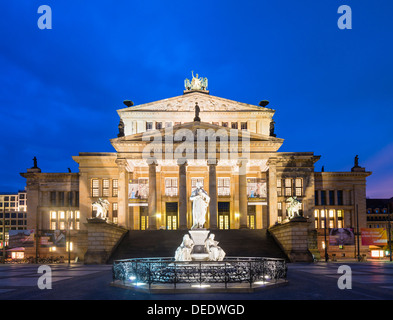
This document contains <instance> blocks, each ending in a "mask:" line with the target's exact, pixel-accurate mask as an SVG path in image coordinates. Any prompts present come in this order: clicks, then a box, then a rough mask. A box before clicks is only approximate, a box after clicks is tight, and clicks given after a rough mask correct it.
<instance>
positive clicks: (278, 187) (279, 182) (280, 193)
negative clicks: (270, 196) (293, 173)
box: [277, 179, 282, 197]
mask: <svg viewBox="0 0 393 320" xmlns="http://www.w3.org/2000/svg"><path fill="white" fill-rule="evenodd" d="M277 196H278V197H281V196H282V184H281V179H277Z"/></svg>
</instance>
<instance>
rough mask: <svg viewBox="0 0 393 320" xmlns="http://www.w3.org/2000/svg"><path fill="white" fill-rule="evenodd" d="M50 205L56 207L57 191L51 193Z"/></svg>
mask: <svg viewBox="0 0 393 320" xmlns="http://www.w3.org/2000/svg"><path fill="white" fill-rule="evenodd" d="M50 204H51V205H52V206H55V205H56V191H51V192H50Z"/></svg>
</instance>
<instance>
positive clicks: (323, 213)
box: [321, 210, 325, 218]
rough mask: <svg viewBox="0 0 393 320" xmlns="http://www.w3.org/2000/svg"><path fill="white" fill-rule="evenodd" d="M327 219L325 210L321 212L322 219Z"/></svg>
mask: <svg viewBox="0 0 393 320" xmlns="http://www.w3.org/2000/svg"><path fill="white" fill-rule="evenodd" d="M324 217H325V210H321V218H324Z"/></svg>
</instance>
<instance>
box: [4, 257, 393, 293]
mask: <svg viewBox="0 0 393 320" xmlns="http://www.w3.org/2000/svg"><path fill="white" fill-rule="evenodd" d="M341 265H347V266H349V267H350V268H351V269H350V270H351V276H352V288H351V289H340V288H339V286H338V280H339V278H340V277H341V276H342V275H343V274H342V273H338V268H339V267H340V266H341ZM38 267H39V265H31V264H14V265H0V299H1V300H10V299H11V300H36V299H38V300H68V299H73V300H96V299H106V300H189V299H192V300H235V299H237V300H326V299H334V300H381V299H393V264H392V263H389V262H364V263H340V262H336V263H314V264H300V263H291V264H288V277H287V279H288V284H286V285H284V286H280V287H276V288H270V289H265V290H260V291H257V292H253V293H206V294H201V292H203V289H198V290H199V291H196V292H195V293H187V294H149V293H146V292H135V291H133V290H127V289H123V288H118V287H113V286H111V285H110V283H111V281H112V273H111V265H83V264H71V265H68V264H63V265H61V264H56V265H50V267H51V279H52V287H51V289H40V288H39V286H38V282H39V278H40V277H41V276H43V275H44V273H42V272H41V273H38ZM345 275H348V274H347V273H346V274H345Z"/></svg>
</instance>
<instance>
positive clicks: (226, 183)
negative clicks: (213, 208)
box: [217, 178, 231, 197]
mask: <svg viewBox="0 0 393 320" xmlns="http://www.w3.org/2000/svg"><path fill="white" fill-rule="evenodd" d="M230 181H231V180H230V178H217V194H218V196H223V197H225V196H229V195H230V193H231V184H230Z"/></svg>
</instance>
